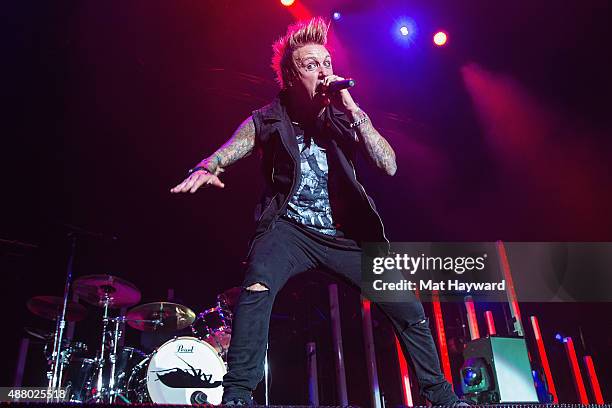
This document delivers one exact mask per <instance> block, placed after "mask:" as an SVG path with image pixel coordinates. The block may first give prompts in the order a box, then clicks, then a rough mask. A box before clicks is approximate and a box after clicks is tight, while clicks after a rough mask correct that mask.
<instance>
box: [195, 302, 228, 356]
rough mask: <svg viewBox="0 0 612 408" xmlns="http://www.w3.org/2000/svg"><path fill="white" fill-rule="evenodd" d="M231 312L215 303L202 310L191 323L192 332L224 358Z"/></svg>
mask: <svg viewBox="0 0 612 408" xmlns="http://www.w3.org/2000/svg"><path fill="white" fill-rule="evenodd" d="M232 317H233V315H232V312H231V311H230V310H228V309H227V308H225V307H224V306H221V304H219V303H218V304H217V306H215V307H212V308H210V309H207V310H204V311H203V312H201V313H200V314H198V318H197V319H196V320H195V321H194V322H193V324H192V325H191V331H192V332H193V334H194V335H195V336H196V337H198V338H200V339H202V340H204V341H206V342H207V343H208V344H210V345H211V346H213V347H214V348H215V350H217V353H218V354H219V356H221V358H223V359H225V357H226V354H227V350H228V348H229V343H230V339H231V335H232Z"/></svg>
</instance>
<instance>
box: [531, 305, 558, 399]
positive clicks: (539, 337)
mask: <svg viewBox="0 0 612 408" xmlns="http://www.w3.org/2000/svg"><path fill="white" fill-rule="evenodd" d="M531 327H533V333H534V335H535V340H536V344H537V345H538V354H539V355H540V363H541V364H542V367H543V368H544V376H545V377H546V384H548V391H549V392H550V393H551V394H552V396H553V403H554V404H558V403H559V397H557V389H556V388H555V383H554V381H553V377H552V371H550V364H548V356H547V355H546V349H545V348H544V340H543V339H542V332H541V331H540V324H539V323H538V318H537V317H535V316H531Z"/></svg>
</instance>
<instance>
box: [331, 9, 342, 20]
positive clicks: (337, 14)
mask: <svg viewBox="0 0 612 408" xmlns="http://www.w3.org/2000/svg"><path fill="white" fill-rule="evenodd" d="M332 18H333V19H334V20H336V21H338V20H340V19H341V18H342V14H340V13H339V12H338V11H334V14H332Z"/></svg>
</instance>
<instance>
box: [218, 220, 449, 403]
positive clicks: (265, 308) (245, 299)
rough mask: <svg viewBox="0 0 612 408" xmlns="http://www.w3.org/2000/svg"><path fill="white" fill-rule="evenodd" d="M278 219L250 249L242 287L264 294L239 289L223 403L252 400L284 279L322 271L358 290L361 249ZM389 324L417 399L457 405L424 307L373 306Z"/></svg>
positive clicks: (413, 304)
mask: <svg viewBox="0 0 612 408" xmlns="http://www.w3.org/2000/svg"><path fill="white" fill-rule="evenodd" d="M303 228H304V227H299V226H297V225H294V224H292V223H291V222H289V221H285V220H283V219H280V220H278V221H277V222H276V223H275V224H274V225H273V226H272V228H271V229H270V230H269V231H268V232H266V233H264V234H263V235H262V236H261V237H259V238H258V239H257V240H256V241H255V242H254V244H253V249H252V251H251V253H250V256H249V259H248V268H247V273H246V278H245V280H244V283H243V288H247V287H249V286H251V285H253V284H255V283H260V284H262V285H264V286H265V287H267V288H268V290H266V291H252V290H245V289H243V291H242V293H241V295H240V298H239V301H238V306H237V308H236V313H235V316H234V321H233V327H232V339H231V343H230V348H229V351H228V354H227V363H228V372H227V374H226V375H225V376H224V377H223V387H224V394H223V401H224V402H226V401H230V400H232V399H235V398H244V399H245V400H247V401H248V400H250V399H251V394H252V391H253V390H254V389H255V387H256V386H257V384H259V382H260V381H261V380H262V378H263V375H264V357H265V353H266V343H267V340H268V329H269V323H270V314H271V312H272V304H273V303H274V298H275V297H276V294H277V293H278V291H279V290H280V289H281V288H282V287H283V286H284V285H285V283H286V282H287V280H288V279H289V278H290V277H292V276H294V275H296V274H298V273H301V272H304V271H307V270H309V269H313V268H321V269H324V270H328V271H330V272H332V273H335V274H339V275H341V276H342V277H344V278H346V279H347V280H348V281H350V282H352V283H353V284H354V285H355V287H356V288H357V289H359V286H360V281H361V250H360V249H359V247H357V245H356V244H354V241H350V242H353V244H354V245H353V246H352V247H351V246H350V245H348V246H347V245H346V242H349V241H347V240H344V245H335V244H334V242H335V241H334V239H333V238H331V237H324V238H323V237H321V238H320V239H317V238H318V236H319V235H322V234H316V233H310V232H305V231H304V229H303ZM377 305H378V306H379V308H380V309H381V310H382V311H383V312H384V313H385V314H386V315H387V317H388V318H389V319H390V320H391V322H392V323H393V326H394V328H395V331H396V333H397V336H398V338H399V339H400V342H401V345H402V349H403V351H404V354H405V355H408V356H410V360H411V362H412V364H413V366H414V370H415V373H416V376H417V379H418V383H419V388H420V390H421V394H422V395H423V396H424V397H425V398H427V399H428V400H429V401H431V402H432V403H433V404H434V405H446V404H451V403H453V402H456V401H457V396H456V395H455V394H454V393H453V391H452V389H451V386H450V384H449V383H448V382H447V381H446V380H445V379H444V376H443V375H442V373H441V371H440V363H439V360H438V354H437V351H436V346H435V344H434V341H433V338H432V336H431V331H430V329H429V323H428V320H427V318H426V317H425V314H424V311H423V306H422V305H421V303H420V302H418V301H416V300H415V301H411V302H402V303H398V302H389V303H377Z"/></svg>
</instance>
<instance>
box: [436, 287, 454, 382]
mask: <svg viewBox="0 0 612 408" xmlns="http://www.w3.org/2000/svg"><path fill="white" fill-rule="evenodd" d="M431 304H432V305H433V312H434V321H435V324H436V333H437V334H438V336H437V340H438V348H439V349H440V361H441V362H442V372H443V373H444V377H445V378H446V381H448V382H449V383H450V384H451V386H453V375H452V371H451V365H450V358H449V354H448V346H447V344H446V332H445V331H444V317H443V316H442V305H441V304H440V297H439V296H438V293H436V292H434V293H433V294H432V299H431Z"/></svg>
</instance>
